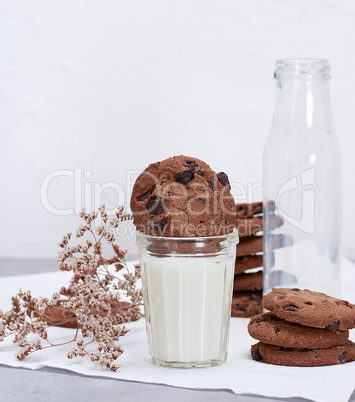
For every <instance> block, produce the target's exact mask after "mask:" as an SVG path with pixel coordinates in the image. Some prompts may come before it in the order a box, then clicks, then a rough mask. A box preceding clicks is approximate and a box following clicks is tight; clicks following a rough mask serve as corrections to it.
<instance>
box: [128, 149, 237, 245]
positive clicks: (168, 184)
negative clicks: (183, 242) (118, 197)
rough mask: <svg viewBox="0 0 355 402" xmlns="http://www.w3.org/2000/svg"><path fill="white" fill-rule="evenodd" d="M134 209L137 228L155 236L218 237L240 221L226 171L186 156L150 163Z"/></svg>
mask: <svg viewBox="0 0 355 402" xmlns="http://www.w3.org/2000/svg"><path fill="white" fill-rule="evenodd" d="M131 210H132V214H133V219H134V224H135V226H136V228H137V230H139V231H141V232H143V233H145V234H150V235H154V236H168V237H206V236H217V235H223V234H226V233H230V232H232V231H233V229H234V227H235V223H236V214H235V202H234V199H233V197H232V195H231V193H230V184H229V180H228V176H227V175H226V174H225V173H223V172H220V173H218V174H217V173H216V172H214V171H213V170H212V169H211V168H210V167H209V166H208V165H207V164H206V163H205V162H203V161H201V160H199V159H196V158H192V157H187V156H183V155H180V156H174V157H172V158H169V159H165V160H163V161H161V162H157V163H152V164H150V165H149V166H148V167H147V169H145V170H144V172H142V173H141V174H140V175H139V177H138V178H137V180H136V182H135V184H134V187H133V190H132V197H131Z"/></svg>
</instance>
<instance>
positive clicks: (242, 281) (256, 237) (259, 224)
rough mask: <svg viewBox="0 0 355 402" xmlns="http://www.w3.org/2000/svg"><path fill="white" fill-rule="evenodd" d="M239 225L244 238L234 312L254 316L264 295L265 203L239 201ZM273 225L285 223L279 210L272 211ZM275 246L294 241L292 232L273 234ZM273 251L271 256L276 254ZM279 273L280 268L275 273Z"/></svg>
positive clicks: (240, 246)
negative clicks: (290, 234)
mask: <svg viewBox="0 0 355 402" xmlns="http://www.w3.org/2000/svg"><path fill="white" fill-rule="evenodd" d="M274 210H275V205H274V204H271V205H269V207H268V211H269V212H273V211H274ZM236 215H237V229H238V234H239V239H240V242H239V244H238V246H237V258H236V262H235V272H234V274H235V276H234V287H233V301H232V316H233V317H252V316H253V315H255V314H258V313H261V311H262V308H261V298H262V292H263V203H262V202H254V203H252V204H237V205H236ZM269 219H270V229H272V230H274V229H277V228H279V227H280V226H282V224H283V221H282V218H281V217H280V216H278V215H276V214H274V215H270V216H269ZM269 236H270V241H271V242H272V249H273V250H276V249H279V248H281V247H288V246H291V245H292V244H293V241H292V239H291V238H290V236H288V235H283V234H277V235H273V234H271V235H269ZM273 256H274V254H272V256H271V257H273ZM273 274H274V275H277V274H278V271H275V272H274V273H273Z"/></svg>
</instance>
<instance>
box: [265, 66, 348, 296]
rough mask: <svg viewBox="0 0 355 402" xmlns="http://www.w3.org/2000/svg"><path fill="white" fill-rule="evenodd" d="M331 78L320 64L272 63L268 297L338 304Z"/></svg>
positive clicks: (336, 153) (337, 171)
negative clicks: (319, 297)
mask: <svg viewBox="0 0 355 402" xmlns="http://www.w3.org/2000/svg"><path fill="white" fill-rule="evenodd" d="M329 71H330V67H329V63H328V61H327V60H323V59H288V60H279V61H277V62H276V70H275V74H274V77H275V80H276V102H275V109H274V117H273V121H272V126H271V130H270V133H269V137H268V140H267V143H266V146H265V149H264V293H265V294H266V293H268V292H269V291H270V290H271V289H272V288H273V287H297V288H308V289H311V290H315V291H321V292H325V293H327V294H330V295H333V296H339V291H340V265H341V226H342V225H341V163H340V162H341V155H340V147H339V144H338V139H337V136H336V133H335V129H334V124H333V118H332V111H331V104H330V95H329V79H330V76H329ZM277 216H279V217H280V216H281V218H282V221H283V224H282V225H281V226H279V225H275V222H277V220H276V219H275V217H276V218H277Z"/></svg>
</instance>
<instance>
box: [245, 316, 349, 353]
mask: <svg viewBox="0 0 355 402" xmlns="http://www.w3.org/2000/svg"><path fill="white" fill-rule="evenodd" d="M248 332H249V334H250V336H252V337H253V338H254V339H257V340H258V341H261V342H262V343H266V344H270V345H275V346H283V347H288V348H298V349H319V348H330V347H332V346H339V345H343V344H345V343H346V342H347V340H348V338H349V331H339V330H329V329H320V328H311V327H306V326H304V325H300V324H296V323H291V322H288V321H285V320H283V319H282V318H279V317H277V316H276V315H274V314H272V313H262V314H258V315H256V316H254V317H252V318H251V320H250V322H249V325H248Z"/></svg>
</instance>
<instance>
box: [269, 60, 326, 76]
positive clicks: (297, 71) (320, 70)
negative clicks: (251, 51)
mask: <svg viewBox="0 0 355 402" xmlns="http://www.w3.org/2000/svg"><path fill="white" fill-rule="evenodd" d="M329 72H330V66H329V62H328V60H326V59H307V58H300V59H281V60H277V61H276V66H275V72H274V78H275V79H276V80H300V81H310V80H319V81H324V80H329V79H330V78H331V77H330V75H329Z"/></svg>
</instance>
